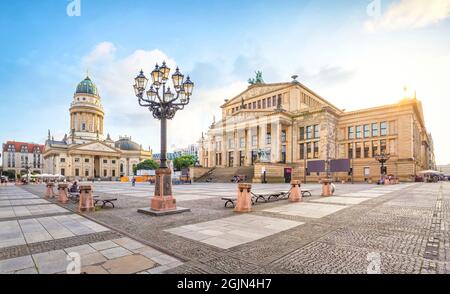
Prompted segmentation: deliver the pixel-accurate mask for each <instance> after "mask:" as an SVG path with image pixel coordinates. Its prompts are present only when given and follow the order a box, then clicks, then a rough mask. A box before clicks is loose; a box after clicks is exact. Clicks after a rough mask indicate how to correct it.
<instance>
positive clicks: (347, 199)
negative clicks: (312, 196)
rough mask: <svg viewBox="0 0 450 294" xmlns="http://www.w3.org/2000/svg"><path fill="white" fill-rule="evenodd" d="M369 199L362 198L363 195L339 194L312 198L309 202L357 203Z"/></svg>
mask: <svg viewBox="0 0 450 294" xmlns="http://www.w3.org/2000/svg"><path fill="white" fill-rule="evenodd" d="M370 199H371V198H364V197H339V196H332V197H324V198H320V199H316V200H312V201H311V202H315V203H334V204H344V205H351V204H359V203H362V202H364V201H367V200H370Z"/></svg>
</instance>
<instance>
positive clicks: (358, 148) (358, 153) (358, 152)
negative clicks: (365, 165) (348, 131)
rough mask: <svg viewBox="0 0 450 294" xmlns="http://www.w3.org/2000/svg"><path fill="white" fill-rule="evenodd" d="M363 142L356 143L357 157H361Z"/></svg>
mask: <svg viewBox="0 0 450 294" xmlns="http://www.w3.org/2000/svg"><path fill="white" fill-rule="evenodd" d="M361 145H362V144H361V143H356V158H361V155H362V154H361V148H362V146H361Z"/></svg>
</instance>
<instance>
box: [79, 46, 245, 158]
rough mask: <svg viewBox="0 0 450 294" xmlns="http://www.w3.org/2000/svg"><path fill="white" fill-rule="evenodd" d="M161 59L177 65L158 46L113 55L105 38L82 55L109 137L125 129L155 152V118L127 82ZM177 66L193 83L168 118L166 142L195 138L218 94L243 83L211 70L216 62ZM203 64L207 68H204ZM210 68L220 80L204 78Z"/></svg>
mask: <svg viewBox="0 0 450 294" xmlns="http://www.w3.org/2000/svg"><path fill="white" fill-rule="evenodd" d="M162 61H166V63H167V65H168V66H169V67H170V68H171V69H175V68H176V66H177V63H176V61H175V59H173V58H171V57H170V56H168V55H167V54H166V53H164V52H163V51H161V50H159V49H153V50H142V49H140V50H136V51H134V52H133V53H131V54H130V55H128V56H125V57H118V56H116V47H115V46H114V44H112V43H109V42H102V43H100V44H98V45H97V46H96V47H95V48H93V50H92V51H91V52H89V53H88V54H87V55H86V56H85V57H84V58H83V63H82V66H83V67H84V68H89V73H90V76H91V78H92V79H93V81H94V83H96V85H97V87H98V89H99V92H100V95H101V97H102V104H103V107H104V108H105V116H106V120H105V121H106V124H105V130H106V132H110V133H111V135H112V136H115V138H114V137H113V139H117V136H118V135H125V134H126V135H131V136H132V138H133V140H134V141H136V142H137V143H139V144H142V145H143V147H145V148H148V146H149V145H150V146H151V147H152V149H153V150H154V152H159V151H158V150H159V121H157V120H156V119H154V118H153V116H152V114H151V113H150V112H149V111H148V109H145V108H143V107H140V106H139V105H138V103H137V98H136V97H135V94H134V90H133V87H132V85H133V84H134V78H135V76H136V75H137V74H138V73H139V71H140V70H141V69H143V70H144V72H145V74H146V76H147V77H148V78H150V71H151V70H153V68H154V66H155V64H156V63H159V64H161V62H162ZM179 66H180V70H181V71H182V72H183V73H184V74H185V75H188V74H190V73H193V74H194V75H193V76H192V80H193V81H194V83H196V86H195V88H194V95H193V97H192V100H191V103H190V104H189V105H188V106H187V107H186V108H185V110H183V111H179V112H178V113H177V115H176V116H175V119H174V120H173V121H170V122H169V124H168V126H169V128H168V132H169V135H168V142H167V143H168V146H177V147H184V146H185V145H188V144H190V143H194V142H195V141H196V140H197V139H199V138H200V136H201V132H203V131H206V130H207V127H208V125H210V124H211V122H212V119H213V116H214V115H215V116H216V118H217V119H220V116H221V109H220V107H219V106H220V105H221V104H222V103H223V101H224V99H226V98H230V97H233V96H234V95H237V94H238V93H239V92H241V91H242V90H243V89H245V87H246V83H245V82H234V81H233V79H232V78H231V77H230V75H229V74H227V73H226V70H224V71H223V72H220V73H215V72H214V70H213V69H214V68H216V66H215V65H213V64H209V63H206V62H201V63H197V65H195V66H194V69H193V70H192V71H191V72H186V70H187V69H186V68H184V67H183V65H182V64H181V65H179ZM205 68H207V69H208V68H212V70H207V71H206V73H204V69H205ZM199 69H203V70H199ZM215 74H220V75H221V80H223V81H226V83H220V84H217V83H216V84H209V83H206V82H205V81H204V80H205V78H206V77H204V76H202V75H215ZM197 75H198V76H197ZM196 77H197V78H196ZM208 78H211V76H209V77H208ZM199 81H202V82H201V83H200V82H199Z"/></svg>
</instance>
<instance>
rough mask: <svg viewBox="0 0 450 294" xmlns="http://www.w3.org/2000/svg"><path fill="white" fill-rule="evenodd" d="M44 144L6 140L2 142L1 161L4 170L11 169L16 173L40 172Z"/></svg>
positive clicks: (41, 170) (42, 165) (42, 167)
mask: <svg viewBox="0 0 450 294" xmlns="http://www.w3.org/2000/svg"><path fill="white" fill-rule="evenodd" d="M43 152H44V145H39V144H35V143H25V142H16V141H8V142H6V143H5V144H3V149H2V153H3V154H2V162H3V170H4V171H13V172H14V173H15V174H16V175H20V174H26V173H27V172H29V173H32V174H33V173H38V174H41V173H42V172H43V170H44V157H43V155H42V153H43Z"/></svg>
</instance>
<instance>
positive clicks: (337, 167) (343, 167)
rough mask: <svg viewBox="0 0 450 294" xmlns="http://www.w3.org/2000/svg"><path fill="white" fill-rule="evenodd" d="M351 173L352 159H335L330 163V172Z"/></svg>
mask: <svg viewBox="0 0 450 294" xmlns="http://www.w3.org/2000/svg"><path fill="white" fill-rule="evenodd" d="M349 171H350V159H333V160H331V161H330V172H332V173H338V172H346V173H348V172H349Z"/></svg>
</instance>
